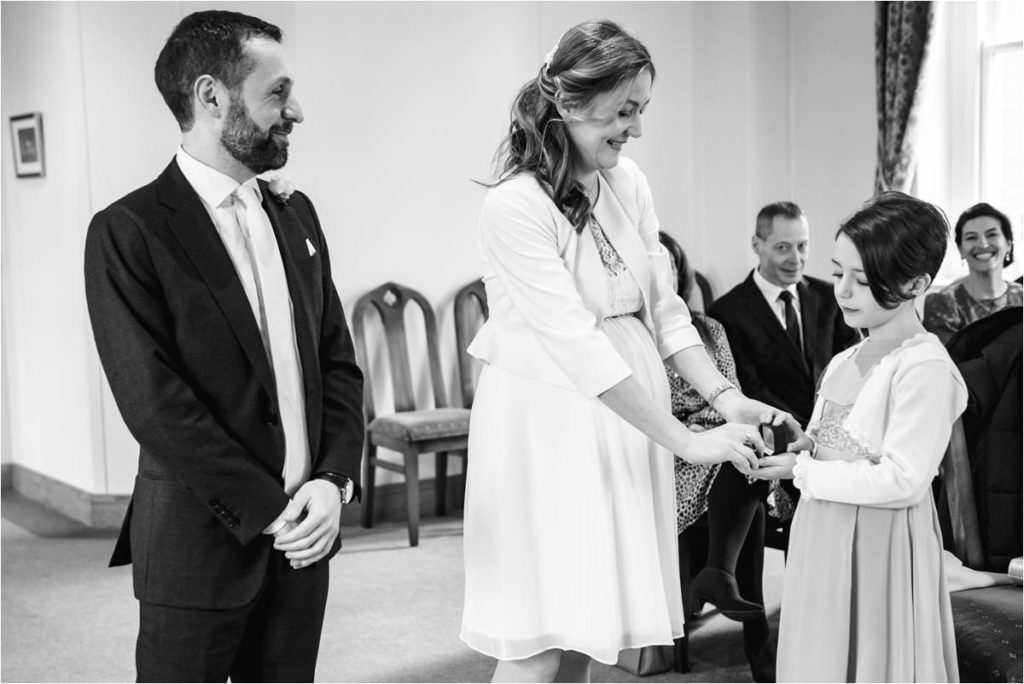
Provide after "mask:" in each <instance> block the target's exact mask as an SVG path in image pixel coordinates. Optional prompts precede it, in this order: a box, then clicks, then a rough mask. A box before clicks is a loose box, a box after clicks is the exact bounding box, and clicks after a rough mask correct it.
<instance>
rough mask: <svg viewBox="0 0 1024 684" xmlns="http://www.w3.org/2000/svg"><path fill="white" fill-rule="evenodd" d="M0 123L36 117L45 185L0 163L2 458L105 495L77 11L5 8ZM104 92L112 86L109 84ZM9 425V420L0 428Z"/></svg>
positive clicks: (58, 6) (1, 8) (3, 149)
mask: <svg viewBox="0 0 1024 684" xmlns="http://www.w3.org/2000/svg"><path fill="white" fill-rule="evenodd" d="M0 22H2V28H3V36H2V51H3V53H2V65H0V68H2V73H0V79H2V83H3V97H2V98H0V117H2V119H3V121H4V122H5V124H6V122H7V121H8V118H9V117H10V116H12V115H18V114H23V113H27V112H32V111H39V112H43V139H44V142H45V151H46V177H45V178H21V179H17V178H15V177H14V168H13V159H12V153H11V147H10V137H9V132H8V131H7V130H5V131H3V135H0V140H2V145H0V155H2V157H3V160H2V163H3V174H2V183H3V187H2V196H3V197H2V199H3V202H2V206H3V231H2V233H3V238H2V239H3V253H2V261H3V264H2V269H0V270H2V273H3V276H2V277H3V344H4V354H5V357H6V358H5V364H4V368H3V370H4V373H5V375H4V384H5V396H4V399H5V400H6V401H7V402H8V405H7V406H6V410H5V411H4V413H3V418H4V420H5V425H4V426H3V431H4V433H5V438H4V445H3V446H4V448H5V449H7V448H9V449H10V450H11V452H12V454H11V460H13V461H14V462H16V463H20V464H22V465H25V466H27V467H29V468H32V469H33V470H36V471H38V472H41V473H44V474H47V475H50V476H52V477H55V478H57V479H60V480H62V481H64V482H68V483H70V484H73V485H75V486H77V487H80V488H82V489H86V490H88V491H103V489H104V487H105V483H104V481H103V474H102V466H101V464H102V459H101V458H100V455H99V453H98V452H97V449H98V448H99V447H101V440H100V434H99V425H98V423H97V421H96V415H95V413H94V407H95V402H94V401H93V399H94V396H95V395H94V393H93V389H94V386H93V380H94V377H95V374H96V369H95V366H94V363H93V361H92V359H91V358H90V354H91V353H92V352H91V348H92V342H91V335H90V331H89V324H88V320H87V316H86V313H85V295H84V291H83V288H82V249H83V245H84V238H85V226H86V222H87V220H88V216H89V211H90V203H89V197H88V189H89V185H88V181H89V178H88V173H87V164H86V140H87V135H88V133H87V127H86V122H85V117H84V116H83V109H82V95H81V94H82V88H83V79H82V73H81V70H80V69H79V68H77V65H78V64H79V58H80V56H81V42H80V31H79V21H78V11H77V7H76V6H74V5H69V4H65V3H54V4H49V3H43V4H36V3H3V4H2V5H0ZM111 85H113V84H111ZM8 420H9V422H7V421H8Z"/></svg>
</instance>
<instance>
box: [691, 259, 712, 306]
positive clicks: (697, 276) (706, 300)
mask: <svg viewBox="0 0 1024 684" xmlns="http://www.w3.org/2000/svg"><path fill="white" fill-rule="evenodd" d="M693 279H694V280H695V281H696V283H697V287H698V289H700V299H701V303H702V304H703V306H704V313H707V312H708V309H710V308H711V304H712V303H713V302H714V301H715V296H714V294H712V292H711V283H710V282H708V279H707V278H705V277H704V274H703V273H701V272H700V271H698V270H696V269H694V271H693Z"/></svg>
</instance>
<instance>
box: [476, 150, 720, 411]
mask: <svg viewBox="0 0 1024 684" xmlns="http://www.w3.org/2000/svg"><path fill="white" fill-rule="evenodd" d="M599 175H600V183H601V195H600V199H599V200H598V203H597V205H596V206H595V211H594V215H595V217H596V218H597V220H598V222H599V223H600V224H601V227H602V228H603V229H604V231H605V234H606V235H607V237H608V239H609V241H611V243H612V244H613V245H614V246H615V249H616V250H617V251H618V253H619V255H620V256H621V257H622V260H623V261H624V262H625V264H626V266H627V267H628V268H629V270H630V271H631V272H632V274H633V275H634V276H635V277H636V280H637V282H638V283H639V284H640V289H641V291H642V292H643V298H644V310H643V312H642V320H643V322H644V324H645V325H646V326H647V328H648V329H649V330H650V331H651V333H652V335H653V336H654V340H655V342H656V344H657V347H658V350H659V353H660V354H661V357H662V358H663V359H664V358H667V357H669V356H671V355H672V354H674V353H676V352H678V351H680V350H681V349H684V348H686V347H691V346H695V345H698V344H701V341H700V337H699V335H698V334H697V331H696V329H695V328H694V327H693V324H692V323H691V321H690V312H689V310H688V309H687V308H686V304H685V303H684V302H683V301H682V299H680V298H679V297H678V296H677V295H676V292H675V287H674V283H673V282H672V273H671V266H670V261H669V260H670V257H669V255H668V252H667V251H666V250H665V249H664V247H663V246H662V245H661V243H660V242H659V241H658V225H659V224H658V219H657V217H656V216H655V214H654V207H653V204H652V202H651V191H650V188H649V187H648V185H647V179H646V178H645V177H644V175H643V173H642V172H641V171H640V169H639V168H637V165H636V164H635V163H634V162H633V161H631V160H629V159H626V158H621V159H620V160H619V164H618V166H616V167H615V168H613V169H610V170H605V171H601V172H600V174H599ZM623 216H625V217H626V220H623ZM480 247H481V250H482V252H483V257H484V286H485V288H486V290H487V303H488V307H489V308H490V317H489V319H488V321H487V323H485V324H484V326H483V328H481V330H480V332H479V334H478V335H477V336H476V338H475V339H474V340H473V343H472V344H471V345H470V346H469V353H470V354H472V355H473V356H475V357H476V358H478V359H480V360H481V361H483V362H485V363H489V364H493V365H495V366H498V367H501V368H503V369H505V370H508V371H511V372H514V373H517V374H520V375H524V376H526V377H529V378H531V379H534V380H538V381H540V382H545V383H549V384H553V385H556V386H560V387H566V388H572V389H577V390H579V391H580V392H581V393H582V394H583V395H584V396H585V397H587V398H592V397H595V396H597V395H598V394H600V393H601V392H604V391H605V390H607V389H609V388H610V387H612V386H613V385H615V384H617V383H618V382H620V381H621V380H623V379H625V378H626V377H628V376H629V375H630V370H629V368H628V366H627V365H626V363H625V361H624V360H623V359H622V357H621V356H620V355H619V353H618V352H617V351H616V350H615V348H614V347H613V346H612V344H611V342H610V340H609V339H608V337H607V336H605V335H604V334H603V333H602V332H601V331H600V329H599V328H600V325H601V322H602V321H603V319H604V317H605V314H606V306H607V289H606V288H607V282H606V276H605V273H604V266H603V265H602V262H601V257H600V253H599V252H598V248H597V246H596V244H595V243H594V239H593V237H592V236H591V233H590V231H589V230H584V231H582V232H581V233H577V232H576V230H575V229H574V228H573V226H572V224H571V223H570V222H569V220H568V219H566V217H565V216H564V215H563V214H562V213H561V212H560V211H559V210H558V208H557V207H556V206H555V204H554V202H552V201H551V199H550V198H549V197H548V196H547V194H546V193H545V192H544V190H543V189H542V188H541V187H540V185H539V184H538V183H537V180H536V178H535V177H534V176H533V175H532V174H521V175H519V176H516V177H515V178H513V179H511V180H509V181H506V182H505V183H503V184H501V185H499V186H497V187H495V188H492V189H491V190H489V191H488V193H487V197H486V198H485V200H484V205H483V209H482V210H481V213H480Z"/></svg>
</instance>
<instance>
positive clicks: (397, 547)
mask: <svg viewBox="0 0 1024 684" xmlns="http://www.w3.org/2000/svg"><path fill="white" fill-rule="evenodd" d="M2 516H3V521H2V539H0V557H2V563H0V565H2V604H0V680H2V681H4V682H107V681H110V682H116V681H125V682H127V681H134V679H135V670H134V663H133V649H134V641H135V632H136V629H137V626H138V613H137V607H136V603H135V601H134V599H133V598H132V592H131V570H130V569H129V568H115V569H109V568H107V567H106V563H107V559H108V557H109V554H110V550H111V548H112V546H113V541H114V535H113V534H112V533H109V532H106V533H104V532H96V531H93V530H89V529H86V528H84V527H82V526H81V525H79V524H77V523H75V522H73V521H70V520H68V519H66V518H64V517H62V516H60V515H58V514H56V513H53V512H52V511H49V510H47V509H45V508H43V507H41V506H39V505H37V504H35V503H33V502H30V501H27V500H26V499H24V498H23V497H21V496H19V495H18V494H17V493H15V492H12V491H11V490H4V491H3V496H2ZM343 537H344V539H345V545H344V548H343V549H342V552H341V553H340V554H339V555H338V556H337V557H336V558H335V559H334V560H333V561H332V563H331V571H332V575H331V593H330V598H329V600H328V606H327V618H326V623H325V626H324V634H323V639H322V641H321V647H320V661H319V665H318V668H317V679H318V681H327V682H485V681H488V680H489V679H490V677H491V674H492V672H493V669H494V661H492V660H491V659H489V658H486V657H484V656H481V655H480V654H478V653H476V652H474V651H472V650H470V649H469V648H467V647H466V646H465V645H464V644H462V642H461V641H459V638H458V632H459V621H460V618H461V610H462V521H461V519H460V518H459V517H458V515H456V516H453V517H449V518H442V519H427V520H425V522H424V526H423V528H422V530H421V537H420V545H419V547H417V548H409V546H408V540H407V537H406V531H405V527H404V526H400V525H384V526H381V527H378V528H374V529H372V530H363V529H361V528H358V527H346V528H344V530H343ZM765 566H766V568H765V594H766V598H767V601H768V608H769V611H770V612H772V613H777V609H778V604H779V594H780V591H781V580H782V554H781V553H780V552H777V551H774V550H768V552H767V554H766V558H765ZM773 618H775V619H773V620H772V625H773V628H774V627H775V625H776V624H777V617H776V615H773ZM692 629H693V631H692V634H691V637H690V661H691V666H692V671H691V672H690V673H689V674H687V675H680V674H676V673H666V674H662V675H657V676H653V677H646V678H639V677H634V676H632V675H630V674H628V673H626V672H624V671H622V670H619V669H617V668H614V667H609V666H605V665H595V667H594V670H593V680H594V681H596V682H639V681H648V682H674V681H695V682H707V681H720V682H730V681H733V682H749V681H751V679H750V672H749V669H748V667H747V664H746V661H745V660H744V657H743V647H742V634H741V631H740V626H739V624H738V623H735V622H730V621H728V620H726V619H724V618H723V617H721V616H719V615H717V614H707V615H704V616H702V617H701V619H700V620H699V621H697V622H695V623H694V626H693V628H692Z"/></svg>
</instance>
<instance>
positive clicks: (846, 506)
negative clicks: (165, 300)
mask: <svg viewBox="0 0 1024 684" xmlns="http://www.w3.org/2000/svg"><path fill="white" fill-rule="evenodd" d="M948 235H949V227H948V225H947V224H946V220H945V218H944V217H943V216H942V214H941V212H939V210H937V209H936V208H935V207H933V206H931V205H930V204H928V203H926V202H922V201H920V200H917V199H914V198H912V197H909V196H907V195H904V194H902V193H885V194H883V195H881V196H880V197H878V198H877V199H876V200H874V201H873V202H871V203H869V204H868V205H867V206H866V207H864V208H863V209H861V210H860V211H858V212H857V213H855V214H854V215H853V216H852V217H851V218H850V219H848V220H847V221H846V222H845V223H844V224H843V225H842V227H840V229H839V232H838V233H837V235H836V244H835V253H834V256H833V258H832V265H833V273H832V278H833V281H834V283H835V296H836V301H838V303H839V306H840V308H841V309H842V311H843V316H844V317H845V319H846V323H847V324H848V325H850V326H851V327H854V328H861V329H867V330H868V332H869V336H868V338H867V339H866V340H865V341H864V342H862V343H860V344H858V345H856V346H854V347H852V348H850V349H848V350H846V351H845V352H842V353H840V354H838V355H837V356H836V357H835V358H834V359H833V360H832V363H830V364H829V366H828V368H827V369H826V371H825V373H824V374H823V376H822V380H821V385H820V389H819V392H818V398H817V403H816V404H815V408H814V414H813V416H812V417H811V422H810V424H809V425H808V429H807V434H806V435H801V436H800V438H799V439H798V441H797V442H795V443H792V444H791V445H790V448H791V449H792V450H793V451H801V453H800V454H799V455H795V456H794V454H785V455H779V456H771V457H767V458H765V459H762V465H763V467H762V468H761V469H759V470H758V472H757V476H758V477H765V478H768V477H778V476H782V477H787V476H788V477H793V478H794V480H795V484H796V486H797V487H799V488H800V491H801V497H800V503H799V505H798V506H797V511H796V515H795V517H794V519H793V527H792V534H791V537H790V542H789V556H788V558H787V561H786V574H785V581H784V585H783V594H782V609H781V614H780V622H779V646H778V665H777V668H778V669H777V676H778V681H780V682H844V681H845V682H854V681H858V682H859V681H869V682H955V681H958V675H957V663H956V643H955V641H954V636H953V620H952V613H951V610H950V600H949V592H948V590H947V588H946V580H945V576H944V574H943V568H942V540H941V535H940V532H939V523H938V519H937V517H936V513H935V505H934V502H933V500H932V494H931V488H930V485H931V482H932V479H933V478H934V477H935V475H936V472H937V469H938V466H939V463H940V462H941V460H942V456H943V453H944V452H945V449H946V444H947V442H948V441H949V436H950V433H951V431H952V424H953V422H954V421H955V420H956V419H957V417H959V415H960V414H961V413H962V412H963V410H964V408H965V406H966V402H967V390H966V388H965V386H964V383H963V379H962V378H961V377H960V373H959V371H958V370H957V368H956V366H955V365H954V364H953V362H952V360H951V359H950V358H949V355H948V354H947V353H946V350H945V348H944V347H943V346H942V343H941V342H940V341H939V339H938V338H937V337H936V336H935V335H933V334H932V333H929V332H926V331H925V329H924V327H923V326H922V324H921V321H920V320H919V319H918V317H917V314H916V312H915V310H914V298H915V297H917V296H919V295H921V294H922V293H924V291H925V290H927V289H928V285H929V284H930V283H931V281H932V278H933V277H934V276H935V273H936V271H937V270H938V268H939V265H940V264H941V263H942V258H943V255H944V254H945V253H946V242H947V240H948ZM803 450H809V451H810V453H809V454H808V453H807V452H806V451H803Z"/></svg>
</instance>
